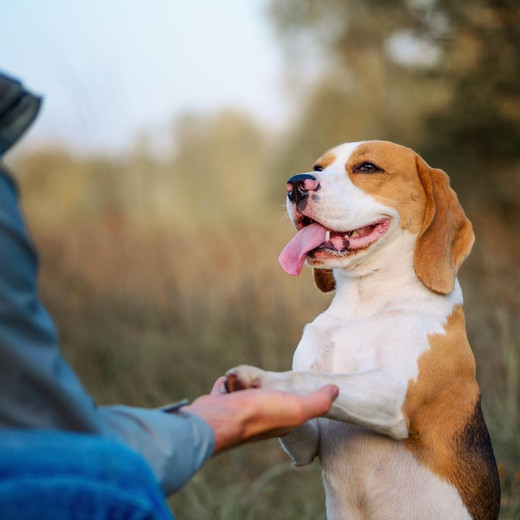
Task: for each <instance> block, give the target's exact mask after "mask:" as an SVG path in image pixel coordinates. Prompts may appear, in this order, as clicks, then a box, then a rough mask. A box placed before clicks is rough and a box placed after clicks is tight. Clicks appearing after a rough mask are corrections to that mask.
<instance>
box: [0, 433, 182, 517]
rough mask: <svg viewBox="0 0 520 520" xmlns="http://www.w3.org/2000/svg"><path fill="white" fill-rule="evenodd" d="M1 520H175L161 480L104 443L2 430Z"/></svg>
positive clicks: (96, 438)
mask: <svg viewBox="0 0 520 520" xmlns="http://www.w3.org/2000/svg"><path fill="white" fill-rule="evenodd" d="M0 519H2V520H109V519H110V520H173V517H172V515H171V513H170V511H169V509H168V507H167V505H166V503H165V500H164V496H163V494H162V491H161V489H160V488H159V485H158V484H157V481H156V480H155V477H154V475H153V473H152V471H151V470H150V468H149V467H148V465H147V464H146V462H145V461H144V460H143V459H142V458H141V457H140V456H139V455H138V454H136V453H134V452H133V451H132V450H130V449H129V448H127V447H126V446H124V445H123V444H120V443H118V442H115V441H112V440H108V439H106V438H103V437H99V436H95V435H90V434H82V433H71V432H62V431H48V430H46V431H42V430H10V429H3V430H0Z"/></svg>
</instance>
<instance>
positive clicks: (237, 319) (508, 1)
mask: <svg viewBox="0 0 520 520" xmlns="http://www.w3.org/2000/svg"><path fill="white" fill-rule="evenodd" d="M0 12H1V16H0V48H1V49H2V52H1V60H0V67H1V69H2V70H4V71H5V72H6V73H10V74H12V75H15V76H17V77H18V78H20V79H21V80H23V81H24V83H25V85H26V86H27V87H28V88H30V89H32V90H33V91H34V92H38V93H41V94H42V95H43V96H44V98H45V102H44V108H43V111H42V113H41V115H40V117H39V119H38V121H37V122H36V125H35V127H34V128H33V129H32V130H31V132H30V133H29V134H28V136H27V137H26V138H25V139H24V141H23V142H22V144H20V145H18V146H17V147H16V149H15V150H13V152H11V153H10V154H9V155H8V157H7V162H8V164H9V166H10V167H11V168H12V170H13V171H14V172H15V175H16V176H17V178H18V180H19V183H20V184H21V193H22V203H23V208H24V211H25V214H26V218H27V221H28V224H29V227H30V229H31V232H32V235H33V237H34V240H35V241H36V243H37V245H38V247H39V250H40V253H41V260H42V269H41V288H42V298H43V300H44V301H45V303H46V305H47V306H48V308H49V310H50V312H51V314H52V315H53V317H54V318H55V320H56V321H57V323H58V326H59V329H60V331H61V341H62V348H63V352H64V355H65V356H66V357H67V359H68V360H69V361H70V363H71V364H72V365H73V367H74V369H75V370H76V371H77V372H78V373H79V374H80V376H81V378H82V380H83V382H84V383H85V386H86V387H87V389H88V391H89V392H90V393H91V394H92V395H93V396H94V397H95V399H96V400H97V401H98V402H99V403H102V404H104V403H117V402H124V403H126V404H133V405H139V406H149V407H153V406H159V405H161V404H164V403H165V402H171V401H174V400H177V399H180V398H182V397H185V396H187V397H189V398H194V397H195V396H197V395H199V394H201V393H205V392H207V391H208V390H209V389H210V387H211V385H212V383H213V381H214V380H215V379H216V378H217V377H218V376H219V375H221V374H222V373H223V372H224V371H225V370H226V369H228V368H230V367H231V366H234V365H236V364H241V363H249V364H255V365H259V366H261V367H263V368H266V369H269V370H286V369H288V368H289V367H290V363H291V359H292V353H293V351H294V348H295V346H296V344H297V343H298V341H299V338H300V335H301V330H302V327H303V325H304V324H305V323H307V322H308V321H310V320H311V319H312V318H313V317H314V316H315V315H316V314H318V313H319V312H320V311H322V310H323V309H324V308H325V307H326V305H327V303H328V301H329V299H330V295H322V294H320V293H319V292H318V291H317V289H315V288H314V286H313V283H312V280H311V276H310V272H309V271H310V270H308V269H307V270H305V272H304V275H302V276H301V277H300V278H299V279H293V278H289V277H287V276H286V275H284V274H283V272H282V271H281V269H280V268H279V267H278V265H277V261H276V258H277V256H278V253H279V251H280V250H281V248H282V247H283V245H284V244H285V243H286V242H287V240H288V239H289V238H290V237H291V236H292V233H293V232H292V229H291V226H290V224H289V222H288V219H287V218H286V216H285V212H284V196H285V180H286V179H287V178H288V177H289V176H290V175H291V174H293V173H295V172H301V171H308V170H309V169H310V168H311V167H312V165H313V162H314V160H315V159H316V158H317V157H318V156H320V155H321V154H322V153H323V152H324V151H325V150H326V149H328V148H330V147H332V146H334V145H336V144H339V143H341V142H344V141H358V140H363V139H389V140H393V141H396V142H398V143H401V144H404V145H406V146H410V147H412V148H414V149H415V150H417V151H418V152H419V153H421V154H422V155H423V157H424V158H425V159H426V160H427V161H428V162H429V163H430V164H431V165H432V166H435V167H440V168H443V169H445V170H446V171H447V172H448V173H449V174H450V177H451V179H452V185H453V186H454V188H455V190H456V191H457V192H458V194H459V198H460V199H461V201H462V203H463V206H464V207H465V209H466V211H467V213H468V215H469V217H470V219H471V220H472V221H473V223H474V227H475V232H476V236H477V241H476V244H475V247H474V249H473V252H472V255H471V256H470V258H469V259H468V260H467V261H466V263H465V264H464V266H463V267H462V270H461V273H460V280H461V283H462V286H463V290H464V294H465V305H466V319H467V326H468V334H469V339H470V342H471V344H472V347H473V349H474V351H475V355H476V358H477V363H478V378H479V383H480V385H481V388H482V392H483V407H484V413H485V415H486V419H487V422H488V426H489V429H490V432H491V435H492V438H493V443H494V448H495V453H496V456H497V459H498V462H499V464H500V472H501V479H502V487H503V504H502V513H501V519H519V518H520V499H519V494H520V340H519V339H518V338H519V337H520V325H519V321H518V316H519V311H520V296H519V291H520V276H519V274H518V263H519V261H520V234H519V229H520V211H519V209H520V175H519V173H520V6H519V4H518V2H517V0H474V1H472V2H459V1H453V0H366V1H364V2H360V1H358V0H278V1H276V0H271V1H269V0H249V1H248V2H240V1H239V0H228V1H223V2H212V1H210V0H191V1H190V2H180V1H177V0H153V1H148V2H145V1H144V0H112V1H110V2H106V1H104V2H103V1H101V0H89V1H86V0H77V1H76V2H69V1H67V0H48V1H46V2H39V1H38V0H17V1H16V2H10V3H7V2H6V3H4V5H2V6H1V8H0ZM323 501H324V496H323V491H322V489H321V482H320V475H319V467H318V466H317V464H316V463H315V464H313V465H312V466H311V467H308V468H305V469H302V470H295V469H293V468H292V467H291V465H290V464H289V463H288V459H287V457H286V456H285V455H284V453H283V452H282V451H281V449H280V448H279V446H278V443H277V441H275V440H273V441H268V442H265V443H262V444H257V445H252V446H244V447H242V448H240V449H238V450H234V451H233V452H230V453H227V454H223V455H220V456H218V457H216V458H215V459H214V460H212V461H210V462H209V463H208V464H207V465H206V466H205V467H204V468H203V470H202V471H201V472H199V473H198V474H197V476H196V477H195V478H194V479H193V481H192V482H191V483H190V484H189V485H188V486H187V487H186V488H185V489H184V490H183V491H182V492H181V493H179V494H178V495H176V496H175V497H173V498H172V499H171V504H172V506H173V508H174V511H176V513H177V515H178V517H179V518H182V519H194V520H195V519H206V518H207V519H233V518H237V519H238V518H240V519H246V520H256V519H265V518H269V517H272V518H276V519H302V520H305V519H316V518H322V519H324V518H325V514H324V505H323Z"/></svg>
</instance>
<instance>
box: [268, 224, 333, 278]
mask: <svg viewBox="0 0 520 520" xmlns="http://www.w3.org/2000/svg"><path fill="white" fill-rule="evenodd" d="M326 232H327V230H326V229H325V228H324V227H323V226H320V225H319V224H316V223H314V224H310V225H309V226H305V227H304V228H302V229H300V231H298V233H296V235H294V237H293V238H292V239H291V241H290V242H289V243H288V244H287V245H286V246H285V247H284V248H283V251H282V252H281V253H280V256H279V257H278V262H280V265H281V266H282V269H283V270H284V271H285V272H286V273H287V274H290V275H291V276H298V275H299V274H300V273H301V271H302V268H303V264H304V263H305V257H306V256H307V253H308V252H309V251H312V250H313V249H315V248H316V247H318V246H319V245H321V244H323V242H325V234H326Z"/></svg>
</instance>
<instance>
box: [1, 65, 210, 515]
mask: <svg viewBox="0 0 520 520" xmlns="http://www.w3.org/2000/svg"><path fill="white" fill-rule="evenodd" d="M30 98H31V96H30V94H29V93H28V92H27V91H25V89H23V88H22V86H21V84H20V83H19V82H17V81H15V80H12V78H8V77H7V76H4V75H1V74H0V155H2V152H3V151H5V150H6V149H7V148H8V147H9V146H11V145H12V144H14V143H15V141H16V139H17V138H18V137H19V136H20V135H21V133H22V132H23V131H25V130H26V129H27V126H28V125H29V124H30V121H32V118H33V117H34V116H35V112H34V113H33V112H32V110H34V111H37V107H36V101H35V99H36V98H35V99H33V102H31V106H32V109H31V110H29V108H28V107H27V106H26V103H27V102H28V101H27V100H29V99H30ZM31 99H32V98H31ZM24 100H26V101H24ZM37 277H38V256H37V253H36V250H35V248H34V245H33V244H32V242H31V240H30V238H29V234H28V232H27V229H26V226H25V223H24V219H23V217H22V214H21V212H20V208H19V202H18V190H17V188H16V185H15V183H14V182H13V180H12V179H11V178H10V176H9V175H8V174H7V173H6V172H5V171H2V164H1V162H0V428H13V429H22V428H33V429H51V430H67V431H76V432H85V433H93V434H99V435H103V436H104V437H106V438H110V439H114V440H117V441H122V442H123V443H124V444H126V445H128V446H129V447H130V448H131V449H133V450H135V451H136V452H138V453H139V454H140V455H141V456H142V457H143V458H144V459H145V460H146V462H147V463H148V464H149V465H150V467H151V469H152V471H153V472H154V474H155V476H156V478H157V480H158V481H159V483H160V484H161V486H162V489H163V491H164V492H165V493H166V494H169V493H173V492H174V491H176V490H178V489H179V488H180V487H182V486H183V485H184V484H185V483H186V482H187V481H188V480H189V479H190V478H191V477H192V475H193V474H194V473H195V472H196V471H197V470H198V469H199V468H200V467H201V465H202V464H203V463H204V462H205V461H206V460H207V459H208V458H209V457H210V456H211V454H212V453H213V449H214V444H215V437H214V434H213V431H212V429H211V428H210V426H209V425H208V424H207V423H206V422H205V421H203V420H202V419H201V418H200V417H197V416H195V415H193V414H189V413H183V412H182V411H181V412H177V413H167V412H165V411H163V410H160V409H158V410H157V409H155V410H147V409H143V408H136V407H128V406H102V407H98V406H96V404H95V403H94V401H93V400H92V399H91V397H90V396H89V395H88V393H87V392H86V391H85V389H84V388H83V385H82V384H81V381H80V380H79V379H78V377H77V376H76V374H75V373H74V371H73V370H72V369H71V367H70V366H69V365H68V363H67V362H66V360H65V359H63V357H62V356H61V352H60V345H59V340H58V333H57V331H56V328H55V326H54V324H53V322H52V319H51V317H50V316H49V314H48V313H47V312H46V310H45V308H44V306H43V305H42V303H41V301H40V298H39V295H38V283H37ZM120 348H124V345H120ZM172 375H173V374H172ZM179 397H182V396H172V400H176V399H178V398H179ZM0 520H2V518H1V517H0Z"/></svg>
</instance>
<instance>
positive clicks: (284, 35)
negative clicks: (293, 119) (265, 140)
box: [269, 0, 520, 215]
mask: <svg viewBox="0 0 520 520" xmlns="http://www.w3.org/2000/svg"><path fill="white" fill-rule="evenodd" d="M269 14H270V18H271V20H272V21H273V24H274V26H275V28H276V30H277V33H278V35H279V36H280V38H281V40H282V42H283V43H284V45H285V48H286V50H287V55H288V58H289V59H288V61H289V63H290V64H291V67H290V69H289V71H290V73H291V74H292V75H294V74H297V70H298V68H299V67H302V66H305V67H307V69H308V68H309V64H308V61H309V59H310V60H311V62H312V67H313V68H314V69H315V77H316V81H315V82H314V84H313V85H312V87H313V88H312V89H311V90H310V93H309V90H308V89H303V91H300V92H299V95H300V96H301V97H303V96H304V95H305V96H307V98H308V101H307V102H304V103H302V105H303V106H304V108H303V110H302V116H301V120H300V121H298V124H297V125H296V128H295V129H294V130H293V131H292V135H291V136H290V139H289V144H288V147H287V149H286V150H285V154H284V157H283V158H282V163H283V164H282V165H281V166H283V167H287V166H288V165H289V164H290V163H291V161H292V157H294V156H298V157H300V158H301V159H302V161H305V167H306V168H308V167H309V166H310V165H311V164H312V161H313V160H314V158H315V157H316V156H317V155H318V154H319V153H321V152H322V151H323V150H324V149H326V148H328V147H330V146H331V145H333V144H336V143H339V142H342V141H349V140H360V139H367V138H379V139H391V140H395V141H397V142H400V143H402V144H407V145H409V146H412V147H413V148H415V149H417V150H419V151H420V152H422V153H423V155H424V156H425V158H426V159H427V160H428V161H429V162H430V163H431V164H433V165H441V166H442V167H445V168H446V169H448V170H449V171H450V174H451V176H452V177H453V179H454V183H455V185H456V188H457V189H459V191H460V190H462V191H464V192H466V193H467V198H468V199H469V198H471V199H473V200H474V201H475V202H477V201H478V203H479V204H481V203H482V202H483V201H487V202H488V203H490V204H491V205H494V206H495V207H498V206H500V207H501V208H502V209H503V210H504V211H506V213H507V214H508V215H510V214H511V213H513V212H515V213H517V211H516V210H517V209H518V206H519V205H520V190H519V189H518V188H520V180H519V175H518V169H519V160H520V7H519V4H518V2H517V0H475V1H473V2H460V1H453V0H366V1H364V2H360V1H357V0H346V1H345V0H285V1H284V2H278V1H275V0H272V1H271V3H270V7H269ZM309 57H310V58H309ZM302 58H303V59H304V60H306V61H307V63H306V64H303V63H302ZM308 72H309V71H308V70H307V74H308ZM299 148H301V149H302V150H303V153H298V151H299V150H298V149H299ZM293 167H297V168H298V167H300V166H296V165H293ZM513 187H514V188H515V189H512V188H513Z"/></svg>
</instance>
